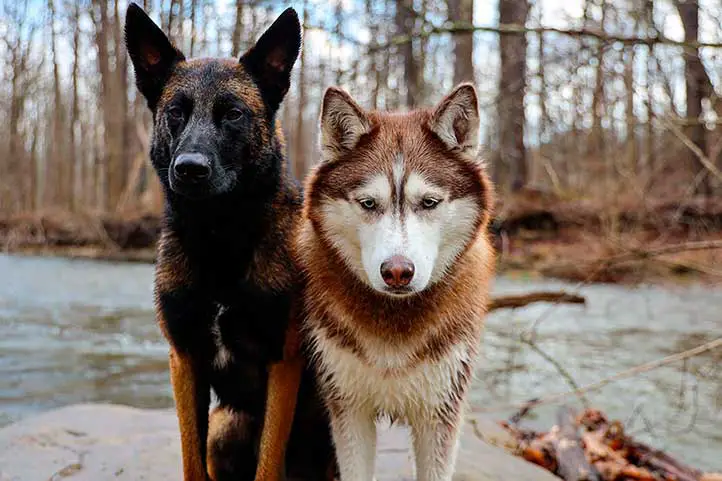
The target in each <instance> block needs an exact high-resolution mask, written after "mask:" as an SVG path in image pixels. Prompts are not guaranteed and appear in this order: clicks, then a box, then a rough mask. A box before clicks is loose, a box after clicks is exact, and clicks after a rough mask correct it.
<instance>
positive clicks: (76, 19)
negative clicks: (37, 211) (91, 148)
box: [68, 2, 84, 210]
mask: <svg viewBox="0 0 722 481" xmlns="http://www.w3.org/2000/svg"><path fill="white" fill-rule="evenodd" d="M71 23H72V30H73V70H72V74H71V77H72V84H73V86H72V88H73V90H72V99H71V104H70V122H68V129H69V139H70V157H71V159H72V163H73V189H72V190H73V201H72V204H71V207H72V209H73V210H77V209H78V207H79V206H80V205H81V196H82V193H83V192H82V179H83V175H84V169H83V166H84V162H83V156H82V155H81V152H80V150H79V149H78V139H77V131H78V129H79V127H80V126H79V120H80V119H79V111H80V109H79V107H78V77H79V74H80V5H79V2H73V16H72V22H71Z"/></svg>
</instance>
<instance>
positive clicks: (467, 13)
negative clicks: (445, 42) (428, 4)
mask: <svg viewBox="0 0 722 481" xmlns="http://www.w3.org/2000/svg"><path fill="white" fill-rule="evenodd" d="M447 4H448V9H449V20H451V21H452V22H454V24H458V25H471V24H472V23H473V21H474V0H448V2H447ZM461 82H474V34H473V33H462V34H456V35H454V85H457V84H459V83H461Z"/></svg>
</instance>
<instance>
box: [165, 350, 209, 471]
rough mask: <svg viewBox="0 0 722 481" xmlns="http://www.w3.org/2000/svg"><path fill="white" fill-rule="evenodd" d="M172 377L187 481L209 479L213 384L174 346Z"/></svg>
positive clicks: (194, 361) (171, 361)
mask: <svg viewBox="0 0 722 481" xmlns="http://www.w3.org/2000/svg"><path fill="white" fill-rule="evenodd" d="M170 378H171V383H172V385H173V397H174V398H175V404H176V413H177V415H178V424H179V426H180V434H181V452H182V455H183V479H184V481H206V480H207V479H208V477H207V474H206V464H205V459H206V453H205V452H206V438H207V437H208V407H209V404H210V386H209V384H208V381H207V379H205V376H204V375H203V371H202V369H201V368H200V366H199V363H198V361H197V360H194V359H193V357H192V356H191V355H189V354H187V353H182V352H179V351H178V350H176V349H175V348H171V351H170Z"/></svg>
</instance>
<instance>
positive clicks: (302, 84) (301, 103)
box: [293, 1, 308, 179]
mask: <svg viewBox="0 0 722 481" xmlns="http://www.w3.org/2000/svg"><path fill="white" fill-rule="evenodd" d="M303 23H304V25H305V24H307V23H308V2H307V1H304V2H303ZM305 110H306V49H305V48H303V49H302V50H301V58H300V59H299V66H298V107H297V108H296V134H295V136H294V137H295V138H294V149H293V150H294V153H293V164H294V168H293V171H294V172H293V173H294V175H295V176H296V177H297V178H299V179H300V178H302V177H303V175H304V174H305V173H306V170H307V168H308V166H307V164H306V156H307V155H308V152H306V135H305V130H304V120H305V119H304V115H303V114H304V112H305Z"/></svg>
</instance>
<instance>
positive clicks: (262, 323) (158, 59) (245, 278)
mask: <svg viewBox="0 0 722 481" xmlns="http://www.w3.org/2000/svg"><path fill="white" fill-rule="evenodd" d="M291 15H292V17H293V18H290V16H291ZM127 18H128V23H127V24H126V41H127V44H128V50H129V53H130V55H131V59H132V60H133V63H134V66H135V72H136V80H137V84H138V87H139V89H140V91H141V92H142V93H143V95H144V96H145V97H146V99H147V101H148V105H149V108H150V109H151V111H152V112H153V117H154V131H153V138H152V147H151V160H152V163H153V166H154V167H155V169H156V171H157V173H158V176H159V178H160V180H161V183H162V185H163V188H164V192H165V214H164V221H163V229H162V234H161V238H160V241H159V244H158V260H157V264H156V277H155V305H156V313H157V319H158V322H159V324H160V327H161V329H162V331H163V333H164V335H165V337H166V338H167V339H168V341H169V342H170V345H171V354H170V358H171V359H170V367H171V380H172V383H173V390H174V395H175V399H176V407H177V411H178V416H179V423H180V430H181V438H182V448H183V462H184V479H185V480H186V481H205V479H206V476H207V475H206V472H208V473H209V474H210V475H211V478H212V479H213V480H214V481H223V480H234V481H238V480H250V479H253V478H254V476H256V475H257V473H256V468H257V463H258V453H259V449H260V447H259V445H260V443H261V438H262V432H263V428H264V416H265V415H266V408H267V407H268V406H267V405H266V402H267V393H268V392H269V385H268V377H269V369H273V366H279V365H283V363H286V362H287V361H288V362H290V363H291V364H289V365H290V366H291V367H290V369H291V370H295V369H298V370H299V371H300V364H298V359H300V356H301V353H300V346H299V342H298V336H297V334H296V331H297V328H298V326H297V319H296V317H295V316H294V315H293V312H294V310H293V309H294V308H293V304H294V302H295V299H296V298H297V295H298V292H299V286H298V272H297V270H296V268H295V266H294V264H293V262H292V261H291V255H290V252H289V243H290V239H291V236H292V232H293V231H294V230H295V228H296V223H297V220H298V218H299V213H300V209H301V205H302V198H301V191H300V189H299V187H298V186H297V185H296V183H295V181H294V180H293V179H292V178H291V177H290V176H289V175H288V173H287V172H286V160H285V158H284V155H283V149H284V146H283V138H282V135H281V131H280V127H279V125H278V123H277V121H276V119H275V114H276V111H277V109H278V107H279V104H280V101H281V99H282V98H283V95H284V94H285V92H286V90H287V88H288V86H287V83H288V77H289V76H290V67H289V66H288V65H286V64H284V65H283V66H284V67H285V68H287V70H288V71H287V72H286V71H282V72H281V74H280V75H279V74H278V72H275V71H272V72H270V73H269V72H268V67H269V66H270V67H274V68H275V67H277V66H278V62H280V61H285V62H286V63H289V62H290V65H291V66H292V65H293V60H295V57H296V55H297V54H298V48H299V46H300V36H299V37H298V38H297V39H296V42H295V43H294V41H293V37H292V36H291V37H288V38H289V39H290V40H285V38H286V37H282V38H284V40H278V39H275V40H274V38H273V35H275V34H272V35H270V36H269V35H264V36H263V37H262V38H261V40H259V43H258V44H257V45H256V46H255V47H254V48H253V49H251V50H250V51H249V52H247V53H246V54H245V55H244V56H243V57H242V58H241V60H240V61H238V60H230V59H228V60H226V59H201V60H186V59H185V58H184V57H183V54H182V53H181V52H179V51H178V50H176V49H175V48H174V47H172V46H171V45H170V43H169V42H168V41H167V39H166V38H165V36H164V35H163V34H162V32H160V30H159V29H157V27H155V25H152V22H151V21H150V19H148V18H147V17H146V16H145V14H144V13H143V12H142V10H140V8H139V7H137V6H135V5H131V6H130V7H129V10H128V15H127ZM279 21H283V22H285V23H286V24H294V22H295V26H296V28H299V27H298V19H297V17H296V16H295V13H292V14H289V11H287V12H285V13H284V14H283V15H282V17H280V18H279ZM149 22H150V23H149ZM274 25H276V24H274ZM291 27H293V25H291ZM273 28H275V27H271V29H269V31H268V32H271V31H272V29H273ZM289 29H290V27H286V28H285V30H284V29H282V30H284V32H282V33H283V35H286V36H289V35H291V33H289V31H288V30H289ZM159 32H160V33H159ZM268 32H267V33H268ZM269 38H270V40H269ZM264 42H265V44H264ZM269 42H270V44H269ZM273 42H275V43H278V44H280V45H281V48H280V50H279V48H276V46H275V43H273ZM269 45H270V46H269ZM284 48H285V50H284ZM269 49H270V50H269ZM294 49H295V51H294ZM269 52H270V53H269ZM291 57H292V58H291ZM266 61H268V65H267V64H266V63H265V62H266ZM272 62H276V63H275V64H273V63H272ZM171 107H176V108H180V109H181V110H183V112H185V115H186V116H185V117H184V118H183V122H182V123H179V122H177V121H176V120H173V119H172V118H171V117H170V116H169V114H168V110H169V109H170V108H171ZM230 108H238V109H241V110H242V112H243V116H242V117H241V119H239V120H238V121H233V122H230V121H226V120H225V117H223V115H225V112H226V111H227V110H228V109H230ZM178 152H202V153H203V154H204V155H207V156H208V158H210V159H211V160H212V162H213V177H211V179H210V180H209V182H208V185H207V186H203V189H204V190H203V191H198V192H194V196H191V197H189V196H187V195H184V193H179V192H178V191H177V190H176V189H175V188H174V187H173V185H172V179H171V178H170V177H171V175H170V170H171V169H172V164H173V159H174V156H175V155H177V153H178ZM195 194H198V195H195ZM296 366H299V367H298V368H297V367H296ZM291 378H293V375H291ZM211 389H212V390H213V391H214V392H215V394H216V396H217V398H218V402H219V405H218V407H217V408H215V410H214V411H213V413H211V414H210V416H209V413H208V410H209V404H210V390H211ZM284 389H286V391H285V396H286V398H288V397H291V399H295V395H296V390H295V389H296V386H289V387H287V388H286V387H284V386H280V387H278V388H277V389H276V390H275V391H271V392H274V393H276V394H275V397H278V396H277V394H278V393H279V392H282V393H283V392H284V391H283V390H284ZM279 390H280V391H279ZM298 399H299V400H298V405H297V407H296V410H295V417H294V418H293V431H292V434H291V438H290V441H289V444H288V448H287V450H286V468H287V474H288V477H289V479H307V480H320V479H328V477H329V473H330V474H331V475H332V474H333V466H334V459H333V449H332V446H331V441H330V433H329V428H328V419H327V416H326V414H325V411H324V409H323V406H322V405H321V403H320V401H319V399H318V398H317V395H316V389H315V387H314V383H313V379H312V377H311V376H310V374H309V373H308V372H304V374H303V380H302V381H301V387H300V393H299V398H298ZM269 409H273V406H270V408H269ZM271 414H273V415H275V416H286V415H287V414H288V413H284V412H279V413H275V414H274V413H271ZM290 414H291V415H293V411H292V410H291V412H290ZM266 419H267V418H266ZM281 419H284V418H281ZM289 424H290V420H289ZM270 441H271V442H270V444H269V446H271V448H272V449H274V450H281V451H280V452H281V453H282V452H283V450H284V448H285V440H273V439H272V440H270ZM276 468H280V467H278V466H270V467H269V469H270V470H275V469H276ZM256 479H258V478H256Z"/></svg>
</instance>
